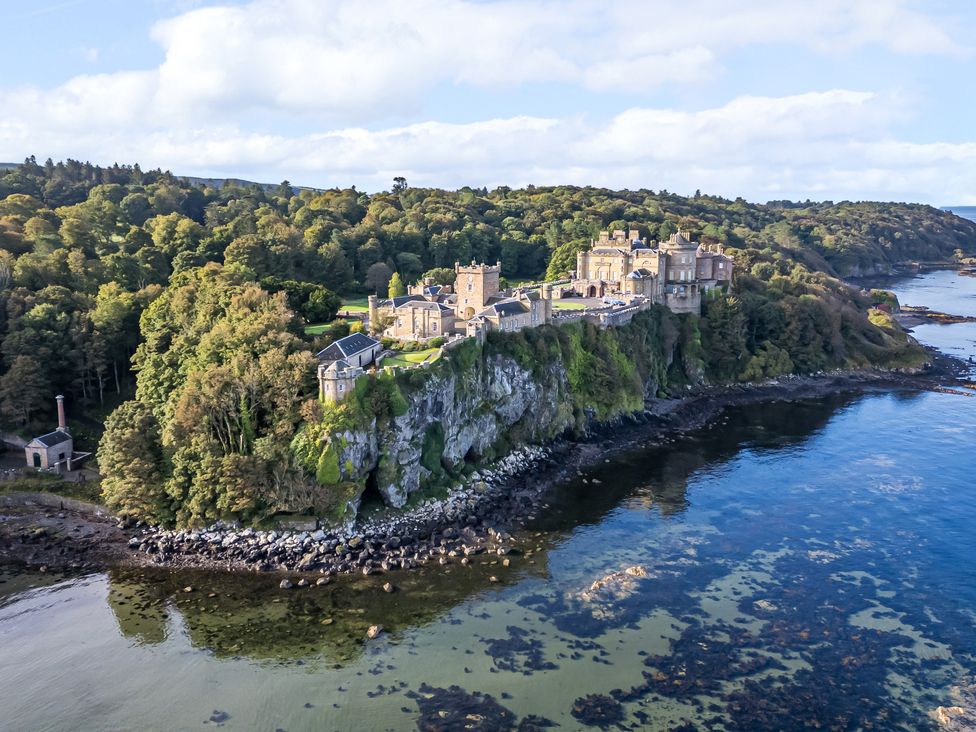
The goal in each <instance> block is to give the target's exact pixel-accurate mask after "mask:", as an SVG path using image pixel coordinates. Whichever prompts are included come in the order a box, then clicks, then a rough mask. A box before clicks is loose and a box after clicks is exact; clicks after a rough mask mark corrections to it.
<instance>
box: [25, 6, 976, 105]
mask: <svg viewBox="0 0 976 732" xmlns="http://www.w3.org/2000/svg"><path fill="white" fill-rule="evenodd" d="M152 38H153V40H155V42H156V43H157V44H159V45H160V46H161V48H162V49H163V51H164V60H163V62H162V63H161V64H160V65H159V67H158V68H156V69H149V70H145V71H144V72H136V73H143V74H145V76H144V77H143V80H144V83H145V87H144V88H140V89H133V90H131V91H132V92H133V96H124V95H122V96H117V97H116V99H115V104H117V105H122V106H129V107H135V108H138V109H140V110H141V111H142V113H143V115H144V123H154V122H158V121H160V120H163V121H166V122H173V121H179V120H187V121H191V120H192V121H194V122H196V123H199V122H200V121H207V122H210V123H213V122H222V123H228V122H232V121H234V120H236V119H238V118H239V117H240V116H241V115H242V114H243V113H248V112H254V111H257V112H261V113H265V114H292V115H305V116H306V118H309V119H313V120H315V121H317V122H318V123H320V124H322V123H328V124H348V123H359V124H362V123H367V124H369V123H373V124H375V123H377V122H379V121H381V120H384V119H392V118H400V119H402V118H403V117H404V116H409V115H416V114H417V113H419V112H421V111H422V110H423V108H424V100H425V96H426V94H427V93H428V92H429V91H430V90H432V89H434V88H435V87H437V86H438V85H444V84H447V85H453V84H462V85H468V86H474V87H491V88H494V89H506V90H507V89H510V88H513V87H515V86H518V85H521V84H525V83H531V82H562V83H567V84H572V85H575V86H578V87H583V88H587V89H590V90H594V91H598V92H630V93H634V92H646V91H648V90H651V89H654V88H657V87H660V86H661V85H666V84H682V85H687V84H699V83H703V82H707V81H710V80H713V79H715V78H716V76H717V75H718V74H719V73H720V72H721V70H722V68H723V67H722V61H723V59H724V58H726V57H727V56H728V55H729V54H730V53H731V52H733V51H735V50H736V49H740V48H744V47H747V46H752V45H763V44H778V45H780V46H782V47H783V48H784V49H788V50H787V51H786V52H792V50H793V49H795V48H798V47H805V48H811V49H814V50H817V51H819V52H822V53H842V52H846V51H849V50H851V49H856V48H861V47H864V46H880V47H884V48H886V49H888V50H889V51H895V52H898V53H909V54H918V53H927V54H950V55H958V54H964V53H967V50H966V49H964V48H962V47H961V46H960V45H959V43H958V42H957V41H955V40H954V39H953V38H952V37H951V35H950V34H949V33H948V32H947V30H946V29H945V28H944V27H943V26H942V25H940V23H939V22H938V21H937V20H936V19H934V18H933V17H930V16H927V15H925V14H922V13H920V12H917V11H914V10H912V9H911V7H910V6H909V5H908V3H907V2H905V0H818V2H815V3H814V2H805V3H784V2H782V1H781V0H741V1H740V2H737V3H735V6H734V9H730V7H729V4H728V3H727V2H726V1H725V0H650V1H641V0H497V1H496V2H476V1H475V0H414V1H413V2H409V3H404V2H402V1H401V0H370V2H366V3H352V2H349V0H313V1H309V0H252V2H249V3H246V4H242V5H228V6H215V7H201V8H196V9H192V10H188V11H186V12H183V13H182V14H179V15H177V16H175V17H173V18H170V19H168V20H165V21H162V22H160V23H158V24H157V25H156V26H155V27H154V28H153V30H152ZM132 73H133V72H132V71H122V72H119V74H118V76H120V77H127V76H130V77H131V74H132ZM112 76H115V75H108V76H105V77H79V78H78V79H74V80H72V81H69V82H68V83H67V84H65V85H64V86H62V87H59V88H57V89H54V90H51V91H46V92H42V91H39V90H33V93H34V94H35V95H36V96H37V98H41V97H48V96H49V97H55V98H62V99H63V98H64V97H65V96H71V95H72V94H73V93H74V92H75V91H76V90H77V87H79V86H80V85H82V84H85V83H89V86H91V84H90V82H94V81H97V82H98V85H99V86H103V87H104V88H105V89H107V90H109V91H125V90H124V89H119V88H118V87H119V85H120V84H121V85H124V84H126V83H127V82H126V80H125V78H123V79H120V80H115V79H113V78H111V77H112ZM146 95H150V96H151V101H150V102H149V103H146V101H145V96H146ZM91 99H92V102H91V105H92V106H99V107H100V106H101V105H102V104H103V100H102V99H101V98H99V96H98V95H97V94H96V95H93V96H92V97H91ZM40 101H42V102H45V100H44V99H40ZM82 103H84V97H82V98H81V99H79V104H82ZM75 107H77V105H75ZM101 113H102V112H101V111H100V112H99V114H101ZM82 114H83V117H84V116H85V114H87V113H85V112H83V113H82Z"/></svg>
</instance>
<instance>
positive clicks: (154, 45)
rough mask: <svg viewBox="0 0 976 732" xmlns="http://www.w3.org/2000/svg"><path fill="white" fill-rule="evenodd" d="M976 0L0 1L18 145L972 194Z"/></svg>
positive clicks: (759, 192)
mask: <svg viewBox="0 0 976 732" xmlns="http://www.w3.org/2000/svg"><path fill="white" fill-rule="evenodd" d="M733 7H734V9H733ZM973 7H976V6H973V5H971V4H970V3H968V2H963V1H961V0H959V1H955V2H950V1H947V0H944V1H942V2H924V3H923V2H910V1H909V0H818V2H809V1H807V2H786V1H783V0H780V1H774V0H740V1H738V2H736V3H728V2H725V1H724V0H680V1H679V0H646V1H644V2H632V1H630V0H602V1H600V2H596V1H595V0H594V1H591V0H560V1H558V2H556V1H552V0H549V1H542V0H539V1H536V0H532V1H522V2H515V1H503V2H492V1H488V0H483V1H481V2H475V1H472V0H412V1H411V2H410V3H403V2H398V1H397V0H370V2H368V3H352V2H347V1H346V0H249V1H246V2H243V1H242V2H222V3H217V2H206V1H194V0H185V1H183V2H180V1H179V0H177V1H175V2H173V1H170V2H163V0H142V1H139V0H129V1H128V2H125V1H123V0H75V1H72V0H61V1H60V2H58V1H57V0H35V2H34V3H33V5H28V4H26V3H23V2H21V1H18V2H14V1H12V0H0V27H2V28H3V29H4V43H3V44H0V68H3V69H4V73H3V74H2V75H0V109H3V110H4V112H3V115H2V116H0V160H5V161H6V160H9V161H16V160H21V159H23V158H24V157H25V156H26V155H29V154H33V155H36V156H37V157H38V158H39V159H44V158H47V157H52V158H54V159H60V158H64V157H74V158H82V159H89V160H92V161H93V162H98V163H102V164H110V163H112V162H122V163H126V162H139V163H140V164H141V165H143V166H144V167H157V166H160V167H164V168H169V169H171V170H173V171H174V172H176V173H179V174H184V175H204V176H210V175H215V176H223V175H233V176H240V177H247V178H252V179H258V180H262V181H278V180H281V179H283V178H287V179H289V180H291V181H292V182H294V183H298V184H304V185H313V186H332V185H340V186H343V185H356V186H357V187H359V188H360V189H364V190H377V189H383V188H388V187H389V184H390V180H391V179H392V177H393V176H394V175H405V176H406V177H407V179H408V180H409V181H410V182H411V183H412V184H414V185H441V186H447V187H456V186H461V185H476V186H480V185H488V186H494V185H501V184H505V185H524V184H528V183H535V184H557V183H573V184H594V185H603V186H608V187H613V188H638V187H647V188H653V189H660V188H667V189H668V190H673V191H677V192H681V193H690V192H692V191H694V190H695V189H701V190H703V191H707V192H712V193H718V194H722V195H726V196H730V197H734V196H738V195H741V196H744V197H745V198H748V199H750V200H758V201H765V200H769V199H773V198H794V199H795V198H813V199H833V200H841V199H855V200H857V199H885V200H910V201H921V202H926V203H932V204H936V205H943V204H976V125H973V121H974V120H976V116H974V113H976V102H974V101H973V99H974V96H973V94H972V93H971V91H970V86H971V81H970V79H971V78H972V77H973V71H976V41H974V40H973V39H974V38H976V33H974V31H976V10H974V9H973Z"/></svg>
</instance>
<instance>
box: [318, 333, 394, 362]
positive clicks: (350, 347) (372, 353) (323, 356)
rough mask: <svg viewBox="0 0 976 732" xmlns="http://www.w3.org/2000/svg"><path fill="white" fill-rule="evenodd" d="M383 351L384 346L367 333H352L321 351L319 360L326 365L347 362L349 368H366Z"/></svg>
mask: <svg viewBox="0 0 976 732" xmlns="http://www.w3.org/2000/svg"><path fill="white" fill-rule="evenodd" d="M382 350H383V346H382V344H381V343H380V342H379V341H378V340H376V339H375V338H371V337H370V336H368V335H366V334H365V333H352V334H350V335H347V336H346V337H345V338H340V339H339V340H337V341H335V342H334V343H332V344H330V345H329V346H327V347H326V348H323V349H322V350H321V351H319V352H318V359H319V361H320V362H321V363H324V364H330V363H333V362H335V361H345V362H346V363H347V364H348V365H349V366H357V367H359V368H365V367H366V366H368V365H369V364H371V363H373V361H375V360H376V357H377V356H378V355H379V353H380V351H382Z"/></svg>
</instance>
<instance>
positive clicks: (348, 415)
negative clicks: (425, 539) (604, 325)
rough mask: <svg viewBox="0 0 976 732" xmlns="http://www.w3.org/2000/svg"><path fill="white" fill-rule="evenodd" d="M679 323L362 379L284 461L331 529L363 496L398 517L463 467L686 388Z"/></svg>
mask: <svg viewBox="0 0 976 732" xmlns="http://www.w3.org/2000/svg"><path fill="white" fill-rule="evenodd" d="M679 322H680V320H679V318H678V316H675V315H672V314H670V313H667V312H666V311H664V310H663V309H661V310H658V311H654V312H651V313H647V314H643V315H642V316H640V317H639V318H638V319H635V321H634V322H633V323H631V324H629V325H627V326H624V327H621V328H613V329H608V330H599V329H596V328H595V327H593V326H591V325H589V324H582V323H580V324H576V325H575V326H574V327H565V326H564V327H561V328H556V327H544V328H537V329H532V330H531V331H523V332H521V333H516V334H492V338H490V339H489V342H488V343H487V344H486V345H484V346H479V345H478V344H477V343H475V342H473V341H468V342H466V343H463V344H461V345H460V346H459V347H458V348H457V349H455V350H453V351H448V352H447V353H445V355H444V357H443V358H442V359H441V360H440V361H438V362H437V363H435V364H433V365H432V366H429V367H426V368H422V369H412V370H410V371H406V372H396V373H394V374H383V375H380V376H378V377H377V376H367V377H363V378H362V379H361V381H360V383H359V384H357V389H356V394H355V395H353V396H352V397H350V399H349V400H348V402H347V403H344V404H342V405H339V406H338V407H331V408H330V407H327V414H326V416H325V417H324V418H323V421H322V423H321V424H320V425H306V427H305V428H304V430H303V432H302V433H301V434H300V436H299V438H296V451H297V453H298V455H299V457H300V459H301V460H302V461H303V462H304V463H305V465H306V466H307V469H308V470H309V471H310V472H311V471H312V469H313V465H314V471H315V473H316V476H317V479H318V482H319V484H320V485H322V487H323V489H325V491H326V493H328V492H329V491H330V490H331V491H332V492H333V493H335V494H336V496H337V497H335V498H334V499H333V500H332V501H331V504H332V507H333V508H332V511H331V512H332V514H333V516H334V517H335V518H336V519H338V520H341V521H348V520H349V519H351V518H352V517H354V516H355V513H356V511H357V510H358V506H359V502H360V500H361V497H362V494H363V493H364V492H365V491H366V490H367V489H370V490H372V489H374V488H375V490H376V491H378V493H379V494H380V495H381V496H382V498H383V500H384V502H385V503H386V504H387V505H390V506H394V507H400V506H403V505H404V504H405V503H406V502H407V499H408V498H409V496H410V494H411V493H413V492H414V491H416V490H418V489H420V488H423V487H425V486H429V485H436V484H438V483H442V482H447V481H451V480H453V479H455V478H457V477H458V476H460V475H461V474H462V472H463V471H464V469H465V468H466V467H468V468H472V467H476V466H478V465H480V464H484V463H486V462H490V461H492V460H495V459H497V458H501V457H503V456H504V455H506V454H508V453H509V452H510V451H511V450H513V449H515V448H517V447H519V446H521V445H526V444H539V443H544V442H546V441H549V440H551V439H553V438H554V437H556V436H558V435H560V434H562V433H564V432H566V431H567V430H581V429H583V428H585V426H586V425H587V424H588V423H590V422H600V421H606V420H610V419H614V418H616V417H619V416H621V415H623V414H628V413H632V412H634V411H637V410H640V409H641V408H642V405H643V401H644V398H645V397H647V396H654V395H656V394H658V393H659V390H661V389H662V388H665V387H666V384H665V383H664V382H665V381H667V380H668V377H669V376H670V378H671V379H672V380H674V379H676V378H677V379H678V380H679V381H682V382H684V383H686V382H687V381H688V379H687V377H686V373H687V371H688V370H687V369H685V368H684V367H682V366H680V364H679V362H680V361H681V358H680V356H681V352H682V348H681V344H680V338H679V331H680V329H679V328H678V327H677V325H676V324H677V323H679ZM691 371H692V373H696V374H700V369H691ZM697 378H700V376H699V377H697ZM329 409H331V410H334V411H333V412H331V413H329V412H328V410H329ZM369 409H372V412H373V413H372V414H368V410H369ZM323 503H330V501H328V500H326V501H323Z"/></svg>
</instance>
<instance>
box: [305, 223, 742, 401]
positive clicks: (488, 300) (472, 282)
mask: <svg viewBox="0 0 976 732" xmlns="http://www.w3.org/2000/svg"><path fill="white" fill-rule="evenodd" d="M732 266H733V263H732V259H731V258H730V257H728V256H726V255H725V254H724V253H723V252H722V250H721V247H719V248H718V250H717V251H711V250H709V249H707V248H705V247H704V246H703V245H701V244H698V243H695V242H693V241H691V240H690V239H688V238H687V237H686V236H685V235H684V234H683V233H682V232H681V231H678V232H677V233H674V234H671V236H670V237H669V238H668V240H667V241H664V242H660V243H653V244H652V243H645V242H644V240H642V239H641V238H640V232H639V231H638V230H636V229H631V230H630V231H629V232H625V231H623V230H619V229H618V230H615V231H613V232H609V231H604V232H601V233H600V236H599V239H597V240H596V241H593V242H591V246H590V249H588V250H586V251H582V252H579V254H577V256H576V271H575V273H574V276H573V278H572V280H571V284H570V285H569V287H568V288H565V287H564V286H561V287H560V289H558V290H557V289H556V287H555V286H554V285H553V284H552V283H548V282H546V283H543V284H542V285H541V286H538V287H535V288H531V289H528V288H515V289H512V290H502V289H501V269H502V265H501V262H497V263H495V264H493V265H490V264H479V263H476V262H471V264H468V265H462V264H461V263H460V262H455V264H454V284H453V285H438V284H435V283H434V282H433V281H432V280H425V281H422V282H418V283H416V284H415V285H413V286H411V287H410V289H409V291H408V294H406V295H402V296H399V297H393V298H390V299H387V300H380V299H379V298H378V297H377V296H376V295H370V296H369V298H368V302H369V331H370V333H371V334H372V335H373V336H374V337H373V338H368V337H366V336H364V335H350V336H347V337H346V338H344V339H342V340H341V341H339V342H337V344H333V345H331V346H329V348H327V349H325V350H324V351H322V353H320V354H319V356H320V360H322V361H323V362H322V364H321V365H320V366H319V387H320V397H321V398H322V399H323V400H325V401H331V402H335V401H341V400H342V399H344V398H345V397H346V396H348V394H349V393H350V392H351V391H352V389H353V386H354V384H355V382H356V379H357V378H358V377H359V376H360V375H361V374H362V373H363V371H362V367H364V366H365V365H367V364H369V363H372V361H373V359H374V358H375V357H376V354H377V353H378V352H379V350H380V343H379V341H377V340H376V338H378V337H379V336H381V335H382V336H386V337H389V338H396V339H398V340H411V341H421V342H424V341H430V340H433V339H435V338H438V339H447V338H458V337H464V336H468V337H474V338H477V339H478V340H480V341H484V338H485V335H486V333H488V332H489V331H493V330H495V331H503V332H511V331H517V330H521V329H522V328H532V327H535V326H539V325H544V324H546V323H549V322H551V320H552V318H553V300H554V299H555V298H560V297H564V296H572V295H577V296H579V297H581V298H587V299H589V301H588V302H586V303H584V304H585V305H586V306H587V308H588V309H586V310H582V309H579V310H576V312H575V313H573V314H567V313H566V311H563V315H562V316H561V317H564V318H572V317H586V318H589V319H591V320H594V321H595V322H598V323H599V324H600V325H601V326H606V325H613V324H620V323H624V322H628V321H629V319H630V318H632V317H633V315H634V314H635V313H636V312H639V311H640V310H644V309H647V308H648V307H650V305H651V304H653V303H658V304H662V305H666V306H667V307H668V308H670V309H671V310H673V311H674V312H678V313H699V312H700V311H701V296H702V293H703V292H707V291H708V290H711V289H713V288H725V287H728V286H729V285H730V284H731V281H732ZM594 300H595V301H596V302H594ZM354 339H359V340H361V341H363V342H362V343H360V342H359V340H357V341H356V342H352V341H353V340H354ZM346 341H349V343H345V342H346ZM330 349H332V350H334V351H335V353H332V354H331V356H332V358H323V356H328V355H330V354H329V353H328V352H329V351H330ZM364 354H365V355H364Z"/></svg>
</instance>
